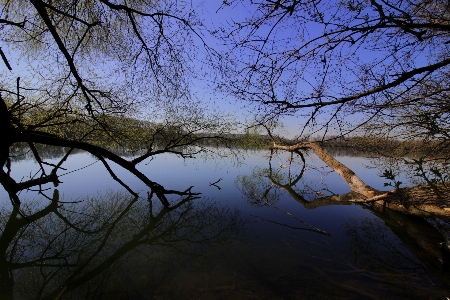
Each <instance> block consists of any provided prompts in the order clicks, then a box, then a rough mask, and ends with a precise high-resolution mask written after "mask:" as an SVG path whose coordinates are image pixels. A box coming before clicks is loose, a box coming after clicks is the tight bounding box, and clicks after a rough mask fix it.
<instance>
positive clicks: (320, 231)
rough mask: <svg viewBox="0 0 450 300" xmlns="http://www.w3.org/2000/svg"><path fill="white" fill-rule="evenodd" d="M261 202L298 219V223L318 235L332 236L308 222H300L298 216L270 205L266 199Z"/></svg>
mask: <svg viewBox="0 0 450 300" xmlns="http://www.w3.org/2000/svg"><path fill="white" fill-rule="evenodd" d="M261 200H263V201H264V203H266V205H268V206H270V207H273V208H275V209H278V210H279V211H281V212H283V213H285V214H286V215H288V216H291V217H293V218H294V219H296V220H297V221H299V222H300V223H302V224H303V225H305V226H307V227H309V228H311V230H312V231H315V232H318V233H321V234H325V235H330V234H329V233H328V232H326V231H324V230H322V229H319V228H317V227H314V226H312V225H309V224H308V223H306V222H305V221H303V220H300V219H299V218H297V217H296V216H294V215H293V214H291V213H290V212H287V211H285V210H282V209H281V208H279V207H278V206H275V205H273V204H270V203H269V202H267V200H265V199H261Z"/></svg>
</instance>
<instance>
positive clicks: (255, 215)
mask: <svg viewBox="0 0 450 300" xmlns="http://www.w3.org/2000/svg"><path fill="white" fill-rule="evenodd" d="M288 158H289V155H287V154H286V153H280V154H279V155H275V156H274V157H273V158H272V160H271V164H272V172H273V173H272V176H275V177H276V178H277V180H279V181H280V182H279V183H280V184H285V183H287V180H289V178H288V177H287V174H288V173H289V168H288V167H286V168H283V167H282V166H281V165H284V166H286V165H288ZM306 158H307V161H306V171H305V173H304V177H303V178H302V179H301V180H300V181H299V182H298V184H297V186H296V187H295V188H297V189H296V191H297V192H299V193H301V192H302V191H306V193H310V194H309V196H308V197H314V196H311V195H314V193H312V194H311V191H315V190H316V191H319V190H320V191H324V192H325V193H329V192H333V193H336V194H339V193H346V192H348V191H349V188H348V186H347V185H346V184H345V183H344V182H343V180H342V179H341V178H340V177H339V176H337V175H336V174H335V173H333V172H331V173H330V169H329V168H328V167H326V166H325V165H324V164H323V163H322V162H321V161H319V160H318V159H317V158H315V157H314V155H312V154H309V155H308V156H307V157H306ZM337 159H338V160H340V161H341V162H343V163H344V164H346V165H347V166H348V167H350V168H351V169H353V170H354V171H355V173H356V174H357V175H359V176H360V177H361V178H362V179H363V180H365V181H366V182H367V183H368V184H370V185H372V186H374V187H375V188H379V189H382V188H383V179H382V178H380V177H378V174H379V171H378V170H377V169H374V168H367V166H370V165H371V163H370V160H368V159H366V158H363V157H349V156H339V157H337ZM49 162H56V160H53V159H50V160H49ZM94 162H95V159H94V158H93V157H92V156H90V155H88V154H86V153H77V154H74V155H72V156H71V157H70V158H69V159H68V160H67V162H66V163H64V165H63V167H64V168H66V169H67V170H66V171H63V172H61V174H66V175H63V176H61V177H60V180H61V181H63V184H61V186H60V187H59V188H58V189H59V190H60V193H61V195H62V198H61V200H64V201H74V200H80V199H85V197H94V198H95V195H96V194H97V195H102V194H104V193H105V192H106V191H108V190H123V189H122V188H121V187H120V186H119V185H118V184H117V183H116V182H115V181H114V180H113V179H112V178H111V177H110V176H109V174H108V173H107V171H106V170H105V169H104V167H103V166H102V165H101V163H100V162H96V163H94ZM92 163H93V164H92ZM85 166H87V167H85ZM302 166H303V164H302V162H301V161H300V160H295V161H294V162H293V163H292V165H291V170H290V173H291V180H294V179H295V176H297V175H298V174H299V172H300V170H301V168H302ZM84 167H85V168H84ZM268 167H269V160H268V152H267V151H253V152H245V153H241V159H240V160H239V161H236V160H235V159H232V158H231V156H230V157H227V158H222V159H203V158H201V157H200V158H198V159H192V160H182V159H180V158H177V157H174V156H173V155H160V156H158V157H157V158H155V159H154V160H153V161H150V162H148V163H147V164H145V163H143V164H141V165H140V166H139V169H140V170H141V171H142V172H143V173H145V174H146V175H148V176H149V178H150V179H152V180H154V181H156V182H158V183H159V184H161V185H163V186H164V187H165V188H166V189H178V190H184V189H186V188H188V187H190V186H194V188H193V191H194V192H201V193H202V198H200V199H196V200H194V201H196V202H197V203H200V204H201V203H203V202H205V203H206V202H208V201H209V200H212V201H213V203H215V204H214V205H216V206H218V207H219V206H221V207H224V208H226V209H230V210H234V209H237V210H238V212H239V215H240V217H241V218H242V219H243V220H244V221H245V223H246V225H245V226H246V228H247V230H248V231H247V232H248V235H246V237H245V238H244V237H242V240H243V241H245V242H244V243H242V241H241V242H239V243H238V244H236V246H230V247H235V248H234V249H235V250H234V251H231V252H226V253H221V254H220V255H219V254H218V253H219V252H220V250H214V251H219V252H217V253H216V252H214V253H213V254H212V255H213V257H215V259H216V260H215V261H214V263H213V264H214V267H211V265H210V263H208V262H207V261H206V260H201V259H200V260H199V261H198V262H197V263H198V264H200V267H199V268H200V269H197V270H191V269H189V268H188V269H183V272H182V273H180V274H178V275H176V276H175V275H174V277H173V278H174V279H173V280H176V278H179V277H181V278H184V279H182V283H180V282H178V281H177V282H173V281H170V282H171V283H170V284H169V286H170V287H173V286H178V288H179V289H181V290H192V289H194V287H193V286H191V285H190V283H189V282H196V281H195V280H196V279H198V280H200V278H203V277H202V276H207V278H208V280H207V281H208V283H207V286H216V287H217V288H218V289H221V287H223V286H224V282H228V281H229V279H230V278H234V279H233V280H234V282H235V283H234V285H233V286H234V288H233V289H235V290H236V291H240V292H241V293H247V294H249V293H251V294H254V295H260V296H262V297H263V298H267V299H271V298H276V297H278V296H282V295H289V297H292V298H293V299H295V298H297V299H304V298H310V299H314V298H315V296H318V295H322V296H326V297H333V295H334V296H336V295H337V296H339V297H343V296H344V295H345V296H346V297H347V296H348V297H347V298H349V299H359V297H361V296H363V295H366V296H367V295H370V294H372V295H374V293H378V292H379V293H380V294H379V295H382V296H380V297H384V298H396V299H397V298H398V299H411V298H414V297H416V298H417V299H421V297H422V296H424V295H425V294H428V293H436V294H440V293H441V292H442V287H441V286H440V285H439V284H438V281H435V280H436V279H435V278H434V277H429V275H428V274H427V271H426V270H427V269H426V267H424V265H422V263H421V262H420V261H419V260H418V259H417V258H416V257H415V255H417V254H413V253H412V252H411V251H410V250H409V249H408V248H407V247H406V246H405V245H403V243H402V241H401V240H399V238H398V237H397V236H396V235H395V234H394V233H393V232H392V231H391V229H390V228H389V227H387V226H386V225H385V223H384V221H383V220H382V219H380V218H379V217H378V216H376V215H375V214H374V213H373V212H372V211H371V210H370V209H369V207H364V206H359V205H348V204H341V205H326V206H320V207H316V208H314V209H311V208H306V207H305V206H303V205H302V204H301V203H299V202H297V201H296V200H295V199H293V198H292V197H291V196H290V195H289V194H288V193H287V192H285V191H283V190H279V189H276V187H275V186H273V184H272V183H271V182H270V180H269V179H268V178H267V176H262V177H255V174H257V173H258V171H260V172H263V174H265V173H264V172H267V168H268ZM35 168H36V164H34V163H33V162H32V161H18V162H14V163H13V169H12V176H13V177H14V178H15V179H17V180H18V179H20V178H22V176H25V177H26V176H28V175H29V174H30V172H32V170H33V169H35ZM80 168H82V169H81V170H79V171H76V172H72V171H73V170H77V169H80ZM113 170H115V171H117V173H118V174H119V175H120V177H121V179H122V180H123V181H124V182H125V183H127V184H128V185H129V186H130V187H131V188H132V189H134V190H138V191H141V192H143V193H144V195H145V192H146V191H147V190H146V189H145V186H143V184H142V183H140V182H139V181H138V180H136V179H135V178H133V175H130V174H129V173H127V172H123V171H121V170H120V168H118V167H117V166H115V167H113ZM255 172H256V173H255ZM245 176H247V177H245ZM244 177H245V178H247V179H249V180H250V183H251V184H253V183H255V186H250V187H245V186H242V181H239V180H242V178H244ZM219 179H221V180H220V181H219V182H217V183H216V186H213V185H211V183H214V182H216V181H218V180H219ZM252 180H253V181H252ZM49 187H50V186H49ZM218 187H220V189H219V188H218ZM245 188H250V189H249V190H250V191H252V192H254V193H260V192H264V191H265V190H267V189H269V190H270V193H273V197H272V198H270V199H272V200H273V203H271V204H272V206H267V205H251V204H250V202H249V200H248V199H247V198H246V196H245V195H244V193H243V189H245ZM1 193H2V194H1V197H2V198H1V199H2V204H3V205H2V206H3V208H7V207H8V205H10V204H9V201H8V199H7V197H6V195H5V193H4V192H3V191H2V192H1ZM47 193H48V195H51V194H52V189H50V190H49V191H48V192H47ZM305 195H306V194H305ZM35 196H36V193H28V194H26V195H25V194H21V197H22V200H24V202H27V201H28V200H27V199H31V197H35ZM317 197H318V196H317ZM305 198H306V196H305ZM172 200H173V201H175V199H172ZM310 200H313V199H310ZM155 201H157V200H155ZM42 202H43V203H48V200H47V199H44V198H42ZM43 205H44V204H43ZM76 205H79V207H78V209H79V208H80V207H84V205H86V208H88V207H89V205H90V204H89V201H88V202H84V204H83V203H79V204H76ZM8 210H9V209H6V211H8ZM373 224H375V225H376V226H375V225H373ZM372 225H373V226H372ZM374 226H375V227H376V228H375V227H374ZM312 228H317V229H320V230H321V231H325V232H326V233H328V234H329V235H325V234H320V233H318V232H317V231H315V230H312ZM435 246H436V245H435ZM152 249H154V248H151V247H150V248H149V250H150V251H151V252H150V253H154V252H153V251H154V250H152ZM139 251H140V253H145V251H144V250H139ZM142 251H144V252H142ZM419 251H422V250H419ZM379 253H382V257H378V256H377V255H378V254H379ZM180 259H181V258H180ZM183 260H184V258H183ZM397 261H398V264H397V263H396V262H397ZM149 263H150V262H147V261H146V260H145V259H144V260H139V261H137V262H136V266H134V265H129V266H128V267H127V268H138V266H139V268H142V269H143V271H142V272H144V273H142V274H146V275H145V276H148V275H147V273H145V272H148V271H145V270H146V267H145V266H146V264H149ZM205 264H206V265H205ZM149 266H150V265H149ZM160 267H161V268H162V267H163V266H160ZM149 268H150V267H149ZM408 268H410V269H414V270H416V271H415V273H414V274H411V271H410V269H408ZM199 270H202V271H201V273H195V272H198V271H199ZM140 272H141V271H140ZM156 273H157V272H156ZM181 274H184V275H183V276H182V275H181ZM205 274H206V275H205ZM380 274H381V275H380ZM383 274H384V275H383ZM385 274H390V275H388V276H394V277H390V278H395V280H393V281H392V280H391V281H389V282H387V281H386V279H385ZM142 276H144V275H142ZM214 276H217V278H216V277H214ZM142 278H143V277H142ZM142 278H141V279H139V280H138V281H133V282H132V284H133V285H136V286H137V287H136V288H137V290H140V289H142V288H143V286H140V285H141V284H144V283H140V281H142V280H143V279H142ZM149 278H150V277H149ZM236 278H240V280H237V281H236ZM430 278H431V279H430ZM227 280H228V281H227ZM425 280H428V281H425ZM203 282H204V281H203V280H200V285H202V284H203ZM240 282H241V283H240ZM180 284H181V286H180ZM192 284H194V283H192ZM195 284H196V285H198V284H199V283H195ZM261 284H262V286H263V287H265V288H263V289H261ZM436 284H437V285H436ZM185 285H186V286H185ZM405 286H409V290H408V289H406V288H405ZM269 287H270V288H269ZM195 288H198V291H199V292H198V293H200V294H196V295H206V294H208V293H212V291H213V290H212V291H210V292H208V291H209V290H208V289H206V290H205V288H203V287H198V286H195ZM433 290H436V291H435V292H434V291H433ZM205 291H206V292H205ZM227 293H228V294H227V295H226V296H223V297H222V298H223V299H235V297H236V296H237V295H238V294H236V293H235V292H233V291H232V290H227ZM208 295H210V296H211V295H215V296H217V295H218V294H217V292H214V293H213V294H208ZM239 295H242V294H239ZM295 295H297V296H295ZM377 297H378V296H376V297H375V298H377ZM138 298H139V297H138ZM369 298H370V297H369ZM372 298H373V297H372ZM140 299H145V297H143V298H142V297H140Z"/></svg>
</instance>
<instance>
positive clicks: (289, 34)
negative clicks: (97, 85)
mask: <svg viewBox="0 0 450 300" xmlns="http://www.w3.org/2000/svg"><path fill="white" fill-rule="evenodd" d="M223 3H224V1H223V0H191V1H188V0H178V1H177V5H179V6H180V7H186V8H187V9H191V8H192V9H193V10H194V11H195V12H196V13H197V14H198V17H199V18H200V20H202V22H203V24H204V28H206V29H208V30H213V29H220V28H225V29H226V30H229V29H230V26H229V24H231V23H232V22H242V21H244V20H245V19H246V18H249V17H250V16H252V15H253V14H254V11H253V10H254V9H255V6H249V5H248V1H247V2H246V3H247V4H246V5H242V4H241V3H240V1H238V2H237V3H238V4H236V5H233V6H225V5H223ZM199 33H200V34H201V35H202V38H203V39H204V41H205V42H206V43H207V45H208V46H209V47H211V48H213V49H215V50H216V51H218V52H222V53H223V52H225V51H227V47H226V46H225V45H223V44H222V41H220V40H218V39H216V38H214V37H213V36H211V35H210V34H209V33H208V32H207V31H206V30H202V29H200V31H199ZM321 33H323V28H322V27H320V26H317V27H315V25H314V24H313V25H311V26H310V27H309V30H308V35H304V37H305V38H312V37H314V35H320V34H321ZM300 34H301V33H299V32H297V31H296V30H295V28H294V29H290V28H289V27H285V28H283V30H281V31H278V32H277V36H276V38H277V39H280V40H292V43H296V42H298V38H299V37H300ZM196 43H197V46H198V50H199V53H198V58H199V59H200V60H201V59H202V55H203V54H204V52H203V53H202V51H205V49H204V48H203V46H201V45H200V44H201V43H200V40H199V39H198V38H197V40H196ZM1 46H2V49H3V50H4V51H5V53H6V54H7V57H9V58H10V63H11V65H12V66H13V71H12V72H9V71H6V68H5V67H3V71H2V72H1V73H0V76H5V74H7V75H8V77H9V78H16V77H18V76H21V77H22V79H21V80H22V82H23V83H24V84H25V79H24V78H23V77H24V75H26V73H27V72H29V71H31V69H30V68H29V67H30V66H31V67H33V68H34V70H32V71H33V72H34V73H33V78H31V79H30V78H28V80H29V81H28V82H30V80H31V81H32V80H41V78H40V77H39V76H35V75H34V74H39V72H41V73H43V72H52V71H53V69H52V68H53V66H52V65H50V64H45V58H43V60H42V62H40V61H39V59H40V57H39V56H37V57H36V58H37V60H35V61H33V60H30V61H26V60H25V59H24V57H22V56H20V55H19V52H17V51H16V50H14V49H12V48H8V46H7V45H6V44H5V42H3V44H2V45H1ZM243 54H246V53H245V52H243ZM357 55H358V56H359V57H358V59H359V60H361V61H364V60H365V59H367V60H368V61H370V60H371V59H372V58H373V57H374V55H375V56H376V55H377V54H376V52H374V51H371V52H370V51H367V50H364V49H363V48H361V50H359V51H358V52H357ZM59 59H62V58H61V57H59ZM423 59H424V57H418V58H417V59H416V60H417V61H420V60H423ZM114 63H115V62H114V61H112V62H105V63H103V66H102V65H101V63H99V64H98V66H99V67H105V71H102V70H101V69H100V68H97V66H92V68H93V69H94V71H95V72H97V73H98V74H100V75H102V76H105V77H106V79H109V78H108V71H107V69H108V67H107V66H108V64H111V66H113V65H114ZM194 65H197V66H196V67H198V74H199V76H198V78H193V79H192V82H193V84H192V92H193V94H195V96H196V97H198V98H199V99H201V100H202V101H204V103H205V104H206V105H216V106H218V107H219V108H220V109H222V110H223V111H225V112H226V113H230V114H232V115H235V116H236V117H237V118H238V119H239V120H241V121H242V122H251V121H252V118H253V113H254V112H255V108H256V106H253V105H250V104H249V103H248V102H245V101H236V100H235V99H234V98H233V97H232V96H230V95H227V94H224V93H220V92H218V91H216V90H214V89H213V88H214V76H215V75H216V74H215V73H214V71H212V70H206V71H205V69H203V68H205V65H204V64H202V63H201V62H199V63H198V64H197V63H196V62H194ZM298 66H299V65H296V67H298ZM90 67H91V66H90ZM206 68H207V66H206ZM203 71H205V72H203ZM202 74H205V75H202ZM287 74H288V75H289V74H292V73H287ZM305 74H307V75H305V76H309V77H310V78H306V77H304V78H300V80H299V81H298V82H294V84H298V86H296V87H295V88H296V89H297V91H300V92H302V91H308V90H311V87H310V86H309V85H308V84H307V81H312V82H314V80H315V79H314V76H315V75H316V74H313V73H305ZM116 76H117V78H116V79H117V80H120V76H121V75H116ZM346 76H348V77H351V76H353V75H351V74H350V73H347V74H345V73H343V76H342V78H339V80H342V82H344V81H345V77H346ZM289 79H290V78H283V80H286V81H287V82H289ZM12 83H13V84H14V83H15V81H12ZM291 83H292V82H291ZM111 84H112V85H114V82H112V83H111ZM328 88H329V89H330V90H333V89H334V91H332V92H340V90H339V89H342V90H344V89H345V88H346V86H341V87H339V86H338V85H337V84H336V85H335V86H331V87H330V86H328ZM302 115H307V113H302V112H300V113H296V114H295V116H287V117H284V118H283V120H282V124H283V125H284V129H283V130H282V131H281V132H280V133H281V134H282V135H285V136H288V137H295V136H296V135H297V134H299V132H300V130H301V127H302V124H303V122H304V120H305V119H306V117H305V116H302ZM347 118H348V119H346V120H345V121H348V122H357V121H359V119H360V118H362V115H357V114H356V115H354V116H348V117H347ZM352 118H353V119H352Z"/></svg>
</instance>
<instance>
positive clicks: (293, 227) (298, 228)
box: [252, 216, 330, 236]
mask: <svg viewBox="0 0 450 300" xmlns="http://www.w3.org/2000/svg"><path fill="white" fill-rule="evenodd" d="M252 217H255V218H260V219H261V220H263V221H265V222H269V223H274V224H277V225H281V226H284V227H287V228H291V229H297V230H307V231H314V232H317V230H315V229H312V228H301V227H295V226H290V225H287V224H283V223H279V222H276V221H272V220H267V219H264V218H263V217H260V216H252ZM319 230H320V229H319ZM319 233H322V234H325V235H328V236H330V234H328V233H326V232H325V231H323V232H322V231H319Z"/></svg>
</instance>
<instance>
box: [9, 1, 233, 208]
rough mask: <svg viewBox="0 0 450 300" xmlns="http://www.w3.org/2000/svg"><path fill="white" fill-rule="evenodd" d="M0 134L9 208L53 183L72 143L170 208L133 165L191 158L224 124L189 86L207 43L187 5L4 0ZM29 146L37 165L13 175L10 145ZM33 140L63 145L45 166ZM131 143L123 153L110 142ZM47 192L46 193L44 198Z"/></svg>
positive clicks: (227, 124)
mask: <svg viewBox="0 0 450 300" xmlns="http://www.w3.org/2000/svg"><path fill="white" fill-rule="evenodd" d="M0 25H1V29H2V35H1V39H2V43H3V45H4V46H3V49H2V50H1V51H0V54H1V57H2V61H3V63H4V65H5V66H6V67H7V69H8V71H6V72H3V74H2V75H4V76H3V77H2V81H1V83H0V89H1V97H0V119H1V121H0V122H1V125H0V126H1V130H0V132H1V133H0V138H1V140H2V145H1V154H0V164H1V166H2V169H1V170H0V182H1V184H2V185H3V187H4V188H5V189H6V191H7V192H8V193H9V196H10V198H11V200H12V202H13V204H14V205H15V206H17V207H18V206H19V205H20V199H19V197H18V192H19V191H21V190H24V189H30V188H36V189H37V190H38V191H40V192H42V185H44V184H46V183H53V184H54V185H55V186H57V185H58V183H59V180H58V171H59V170H60V169H61V168H62V165H63V163H64V161H65V160H66V159H67V157H68V156H69V155H70V153H71V151H72V149H81V150H84V151H87V152H89V153H91V154H92V155H94V156H95V157H96V158H97V159H98V160H100V161H101V162H102V163H103V164H104V166H105V168H106V169H107V170H108V171H109V173H110V174H111V176H112V177H113V178H114V179H115V180H116V181H117V182H119V183H120V184H121V185H122V186H123V187H124V188H125V189H127V190H128V191H129V192H130V193H132V194H133V195H135V196H136V195H137V194H136V192H135V191H132V190H131V189H130V188H129V187H128V186H127V185H126V184H125V183H124V182H123V181H122V180H121V179H120V176H118V175H117V174H115V173H114V172H113V170H112V169H111V167H110V162H114V163H116V164H118V165H119V166H121V167H122V168H123V169H125V170H127V171H128V172H131V173H132V174H134V175H135V176H136V177H137V178H138V179H139V180H141V181H142V182H144V183H145V184H146V185H147V186H148V187H149V188H150V190H151V192H152V193H154V194H155V195H156V196H157V197H158V198H159V200H160V201H161V202H162V203H163V204H164V205H165V206H169V205H170V203H169V202H168V200H167V198H166V195H167V194H179V195H187V196H189V195H192V194H193V193H192V192H191V188H188V189H186V190H185V191H172V190H166V189H165V188H163V187H162V186H161V185H159V184H157V183H156V182H154V181H152V180H150V179H149V178H147V177H146V176H145V175H144V174H143V173H142V172H140V171H139V170H138V169H137V168H136V165H137V164H138V163H140V162H142V161H144V160H145V159H148V158H151V157H153V156H154V155H156V154H160V153H173V154H175V155H179V156H181V157H192V156H194V155H195V154H196V153H198V152H199V151H201V150H204V148H198V147H194V146H193V145H195V144H196V143H197V142H198V141H199V140H201V139H203V138H205V136H204V132H214V133H217V135H216V136H211V135H209V136H208V138H209V139H211V138H214V137H216V138H220V137H223V136H224V133H226V132H228V130H229V129H230V126H231V125H230V124H232V123H230V122H228V121H227V119H226V118H225V117H224V116H222V115H220V114H219V113H217V112H211V111H208V108H205V107H202V106H201V103H199V101H197V100H196V99H195V97H194V95H192V93H191V92H190V86H191V84H192V80H191V78H193V77H194V76H195V74H196V73H195V72H196V71H197V70H196V68H197V67H198V66H196V64H194V63H197V64H198V62H197V61H196V54H197V53H198V52H201V51H203V53H204V54H205V55H208V53H209V51H210V49H209V48H208V47H207V45H206V44H205V43H204V41H203V39H202V37H201V35H200V34H199V31H198V30H199V29H198V28H199V25H200V24H199V21H198V18H197V17H196V15H195V11H194V8H192V7H190V6H188V5H185V4H183V3H182V2H179V1H144V0H142V1H139V0H136V1H108V0H85V1H72V0H67V1H43V0H30V1H3V4H2V10H1V13H0ZM20 142H23V143H27V144H28V146H29V147H30V149H31V151H32V152H33V154H34V159H35V160H36V162H37V163H38V164H39V165H40V167H41V168H40V172H39V173H38V174H36V175H35V176H34V177H33V178H30V179H29V180H26V181H23V182H16V181H15V180H14V179H13V178H12V177H11V176H10V173H11V168H12V166H11V159H10V148H11V147H12V146H13V145H14V144H16V143H20ZM35 144H45V145H53V146H63V147H67V148H68V149H70V150H69V151H68V152H67V153H66V155H65V156H64V157H63V158H62V159H61V160H60V162H59V163H57V164H52V165H51V168H52V170H51V171H50V172H48V171H47V172H46V171H45V169H44V166H45V165H48V162H46V161H45V160H44V159H42V158H41V157H40V155H39V153H38V151H37V150H36V146H35ZM115 148H131V149H132V150H133V151H134V152H135V154H137V155H138V156H137V157H134V158H133V159H132V160H127V159H124V158H123V157H121V156H119V155H117V154H115V153H114V152H113V151H112V149H115ZM49 199H50V197H49Z"/></svg>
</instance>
